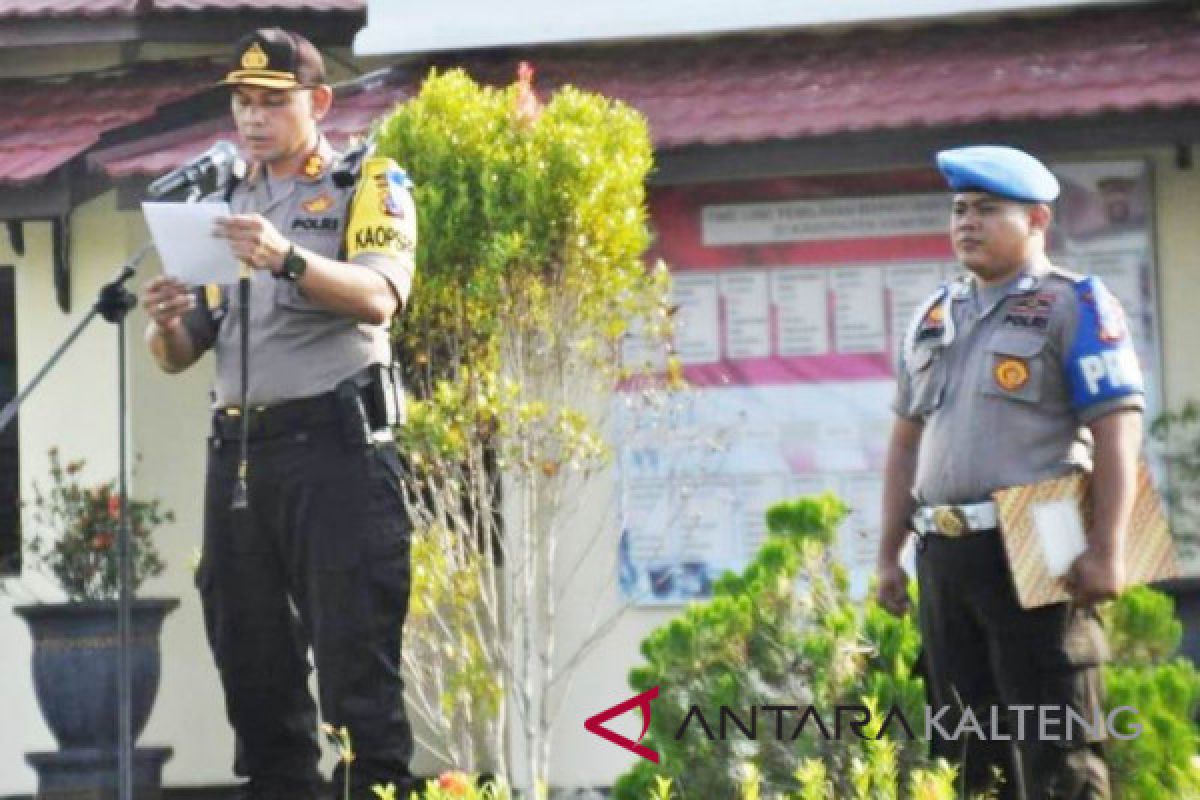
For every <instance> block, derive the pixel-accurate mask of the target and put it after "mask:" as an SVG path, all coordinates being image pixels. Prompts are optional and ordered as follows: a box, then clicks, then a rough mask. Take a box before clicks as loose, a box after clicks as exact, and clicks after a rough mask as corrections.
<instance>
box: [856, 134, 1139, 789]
mask: <svg viewBox="0 0 1200 800" xmlns="http://www.w3.org/2000/svg"><path fill="white" fill-rule="evenodd" d="M937 161H938V166H939V167H940V169H941V171H942V173H943V175H944V176H945V179H946V181H947V182H948V184H949V186H950V188H951V189H952V190H953V191H954V192H955V194H954V199H953V210H952V216H951V221H952V224H951V228H952V229H951V234H952V238H953V245H954V251H955V253H956V255H957V257H958V259H959V261H960V262H961V264H962V266H963V267H964V268H965V269H966V272H967V275H966V276H965V277H963V278H961V279H958V280H955V281H953V282H950V283H948V284H946V285H943V286H942V287H941V288H940V289H939V290H938V291H937V292H936V293H935V294H934V295H933V296H932V297H930V298H929V299H928V301H926V302H925V303H924V304H923V306H922V307H921V308H920V309H919V311H918V313H917V315H916V316H915V318H914V319H913V320H912V323H911V324H910V326H909V328H908V334H907V337H906V339H905V341H904V345H903V352H902V356H901V364H900V369H899V370H898V389H897V392H896V397H895V402H894V404H893V410H894V411H895V414H896V416H895V421H894V425H893V428H892V434H891V441H890V444H889V448H888V456H887V466H886V472H885V478H884V491H883V525H884V530H883V540H882V543H881V545H880V551H879V558H878V565H877V568H878V575H879V587H878V592H879V599H880V602H881V603H882V604H883V605H884V606H885V607H887V608H888V609H889V610H891V611H892V612H893V613H897V614H899V613H904V611H905V609H906V607H907V604H908V601H907V596H906V594H905V584H906V576H905V574H904V571H903V569H902V568H901V566H900V563H899V558H900V552H901V549H902V547H903V545H904V543H905V541H906V539H907V538H908V536H909V535H910V533H911V532H915V533H916V534H917V536H918V539H917V547H916V550H917V556H916V559H917V579H918V585H919V587H920V604H919V623H920V629H921V636H922V643H923V646H924V653H925V656H924V658H925V672H926V689H927V694H928V695H929V697H930V700H931V705H932V706H933V710H934V711H936V710H938V709H940V708H944V707H947V706H949V707H952V709H954V710H955V711H956V713H958V714H960V715H962V716H960V718H965V710H969V711H971V712H973V714H974V716H975V717H976V718H977V719H979V720H985V719H988V718H989V711H990V709H991V708H996V709H998V710H999V711H1000V712H1001V713H1002V714H1007V716H1004V717H1002V719H1008V720H1009V723H1010V727H1009V730H1008V735H1009V736H1012V738H1013V741H1001V740H1000V739H999V737H987V739H988V740H987V741H979V740H975V741H945V740H944V739H943V737H937V736H935V739H934V741H933V743H932V747H933V751H934V753H935V754H936V755H942V756H946V757H947V758H950V759H954V760H958V761H959V762H960V763H961V762H962V761H964V759H965V765H964V766H963V769H964V770H965V776H964V777H965V782H966V785H967V788H968V792H973V791H979V790H981V789H983V788H985V787H986V785H987V784H988V783H989V781H990V779H991V776H992V774H993V772H994V770H993V767H998V768H999V770H1000V771H1001V774H1002V777H1003V783H1002V786H1001V787H1000V796H1001V797H1010V798H1063V799H1069V800H1075V799H1076V798H1104V797H1108V792H1109V789H1108V773H1107V769H1106V766H1105V764H1104V761H1103V757H1102V750H1101V747H1100V742H1099V741H1097V740H1098V739H1100V738H1102V737H1103V736H1104V729H1103V727H1101V728H1100V730H1099V732H1097V731H1096V730H1095V728H1094V727H1093V728H1091V729H1089V728H1088V727H1086V726H1075V727H1074V731H1073V735H1072V736H1070V737H1066V736H1065V732H1064V728H1063V726H1059V727H1058V729H1057V730H1056V731H1055V734H1057V735H1056V736H1052V737H1051V736H1043V735H1041V734H1042V732H1041V731H1039V730H1038V728H1039V726H1038V725H1037V724H1026V725H1025V726H1024V732H1023V735H1017V734H1020V733H1021V732H1020V730H1019V729H1016V728H1017V726H1015V725H1014V724H1013V718H1012V716H1011V714H1012V712H1013V711H1014V710H1018V709H1019V707H1022V706H1024V707H1034V708H1038V707H1044V706H1051V707H1055V708H1057V709H1058V710H1059V712H1058V717H1059V718H1060V719H1061V718H1062V717H1063V716H1064V714H1065V713H1066V711H1065V709H1067V708H1070V709H1072V710H1073V711H1075V712H1077V713H1078V714H1079V715H1080V717H1081V718H1082V719H1085V720H1089V721H1090V720H1094V719H1095V718H1096V714H1097V710H1098V708H1099V704H1100V674H1099V665H1100V664H1101V662H1102V661H1103V660H1104V659H1105V658H1106V656H1107V643H1106V642H1105V640H1104V635H1103V631H1102V629H1101V628H1100V627H1099V624H1098V620H1097V616H1096V613H1095V610H1094V608H1093V605H1094V604H1095V603H1096V602H1098V601H1101V600H1104V599H1107V598H1111V597H1113V596H1115V595H1116V594H1117V592H1119V591H1120V590H1121V588H1122V583H1123V580H1124V577H1123V574H1124V566H1123V564H1122V557H1121V554H1122V543H1123V539H1124V536H1125V529H1126V526H1127V524H1128V520H1129V517H1130V513H1131V510H1132V506H1133V499H1134V488H1135V476H1136V469H1137V453H1138V450H1139V447H1140V443H1141V430H1142V422H1141V417H1142V414H1141V411H1142V378H1141V374H1140V371H1139V368H1138V366H1137V358H1136V356H1135V355H1134V352H1133V346H1132V343H1131V342H1130V337H1129V332H1128V330H1127V328H1126V326H1125V322H1124V317H1123V316H1122V312H1121V308H1120V306H1119V304H1118V303H1117V301H1116V299H1115V298H1114V297H1113V296H1112V295H1111V294H1110V293H1109V292H1108V290H1107V289H1105V287H1104V285H1103V284H1102V283H1101V282H1100V281H1099V280H1098V279H1096V278H1094V277H1085V276H1083V275H1079V274H1075V273H1072V272H1068V271H1066V270H1063V269H1059V268H1058V267H1055V266H1053V265H1052V264H1051V263H1050V262H1049V260H1048V259H1047V256H1046V237H1047V231H1048V229H1049V227H1050V225H1051V220H1052V211H1051V207H1050V204H1051V203H1052V202H1053V201H1054V199H1055V198H1056V197H1057V196H1058V190H1059V187H1058V181H1057V180H1056V179H1055V177H1054V175H1053V174H1052V173H1051V172H1050V171H1049V170H1048V169H1046V167H1045V166H1043V165H1042V164H1041V163H1040V162H1039V161H1037V160H1036V159H1034V158H1033V157H1032V156H1030V155H1028V154H1026V153H1024V152H1021V151H1019V150H1015V149H1012V148H1007V147H991V146H987V147H963V148H959V149H954V150H948V151H945V152H942V153H940V154H939V155H938V159H937ZM1080 266H1081V267H1084V268H1086V264H1082V265H1080ZM1071 470H1084V471H1087V472H1090V473H1091V475H1092V497H1093V500H1092V501H1091V502H1092V504H1093V508H1092V513H1093V523H1092V527H1091V530H1089V531H1087V548H1086V550H1085V552H1084V553H1083V554H1082V555H1080V556H1079V557H1078V559H1077V560H1076V561H1075V562H1074V563H1073V564H1072V566H1071V569H1070V571H1069V573H1068V575H1067V588H1068V590H1069V591H1070V592H1071V595H1072V602H1070V603H1059V604H1054V605H1049V606H1044V607H1041V608H1033V609H1028V610H1025V609H1022V608H1021V607H1020V605H1019V604H1018V602H1017V598H1016V595H1015V589H1014V587H1013V582H1012V578H1011V575H1010V572H1009V567H1008V564H1007V561H1006V559H1005V553H1004V547H1003V543H1002V541H1001V538H1000V535H999V533H998V531H997V519H996V509H995V506H994V505H993V504H992V502H991V501H990V496H991V493H992V492H993V491H995V490H997V489H1001V488H1006V487H1013V486H1021V485H1026V484H1031V483H1035V482H1037V481H1041V480H1044V479H1047V478H1052V477H1057V476H1061V475H1063V474H1065V473H1067V472H1069V471H1071ZM1035 723H1036V718H1035ZM944 727H945V728H946V729H952V728H953V726H952V725H947V726H944ZM1052 739H1053V740H1052Z"/></svg>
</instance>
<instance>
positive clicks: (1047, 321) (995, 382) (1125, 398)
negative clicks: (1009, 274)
mask: <svg viewBox="0 0 1200 800" xmlns="http://www.w3.org/2000/svg"><path fill="white" fill-rule="evenodd" d="M976 297H977V295H976V290H975V286H974V282H973V279H971V278H969V277H968V278H962V279H959V280H957V281H954V282H952V283H950V284H947V285H945V286H943V287H942V288H941V289H939V290H938V292H937V293H936V294H935V295H934V296H933V297H931V298H930V299H929V301H927V302H926V303H924V304H923V306H922V307H921V309H920V310H919V311H918V313H917V316H916V318H915V319H914V320H913V321H912V323H911V324H910V326H909V329H908V335H907V336H906V339H905V342H904V347H903V353H902V357H901V364H900V369H899V370H898V382H897V392H896V397H895V402H894V403H893V406H892V408H893V410H894V411H895V412H896V413H897V414H899V415H900V416H902V417H905V418H909V419H913V420H919V421H921V422H922V423H923V430H922V434H921V441H920V448H919V451H918V455H917V469H916V476H915V480H914V493H915V495H916V497H917V499H918V501H919V502H921V503H925V504H935V505H936V504H945V503H971V502H978V501H981V500H986V499H988V498H989V497H990V495H991V493H992V492H993V491H995V490H996V489H1000V488H1004V487H1008V486H1017V485H1022V484H1027V483H1033V482H1036V481H1039V480H1044V479H1046V478H1051V477H1057V476H1059V475H1063V474H1065V473H1067V472H1068V471H1070V470H1071V469H1074V468H1082V469H1085V470H1086V469H1090V467H1091V437H1090V433H1089V432H1088V430H1087V429H1086V427H1084V426H1085V425H1086V424H1087V423H1090V422H1092V421H1093V420H1095V419H1098V418H1099V417H1101V416H1103V415H1104V414H1107V413H1109V412H1111V411H1114V410H1117V409H1122V408H1135V409H1141V408H1142V405H1143V388H1142V375H1141V371H1140V368H1139V366H1138V362H1137V356H1136V354H1135V353H1134V350H1133V345H1132V342H1131V341H1130V337H1129V332H1128V328H1127V326H1126V324H1125V319H1124V315H1123V313H1122V311H1121V307H1120V305H1119V303H1118V302H1117V300H1116V298H1115V297H1113V296H1112V294H1111V293H1109V292H1108V290H1107V289H1106V288H1105V287H1104V286H1103V284H1102V283H1101V282H1100V281H1099V280H1098V279H1096V278H1094V277H1087V278H1085V277H1082V276H1078V275H1075V274H1073V273H1070V272H1066V271H1065V270H1060V269H1057V268H1054V267H1039V268H1033V269H1029V270H1026V271H1025V273H1024V274H1022V275H1021V276H1020V277H1019V278H1018V279H1016V280H1015V281H1013V282H1012V284H1011V285H1010V286H1009V287H1008V290H1007V291H1006V292H1005V293H1004V294H1003V295H1002V296H1001V297H1000V298H999V299H998V300H997V301H996V302H995V303H994V304H993V305H992V307H990V308H981V307H978V304H977V302H976Z"/></svg>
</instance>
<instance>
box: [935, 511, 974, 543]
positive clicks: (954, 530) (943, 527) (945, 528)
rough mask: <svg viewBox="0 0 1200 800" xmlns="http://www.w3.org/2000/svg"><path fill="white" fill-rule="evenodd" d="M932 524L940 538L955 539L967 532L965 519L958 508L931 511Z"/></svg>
mask: <svg viewBox="0 0 1200 800" xmlns="http://www.w3.org/2000/svg"><path fill="white" fill-rule="evenodd" d="M933 524H934V525H935V526H936V527H937V529H938V533H940V534H941V535H942V536H948V537H950V538H957V537H959V536H962V535H963V534H964V533H966V532H967V518H966V516H965V515H964V514H963V512H962V509H960V508H959V507H958V506H938V507H937V508H935V509H933Z"/></svg>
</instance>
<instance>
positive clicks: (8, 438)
mask: <svg viewBox="0 0 1200 800" xmlns="http://www.w3.org/2000/svg"><path fill="white" fill-rule="evenodd" d="M16 310H17V303H16V291H15V274H14V271H13V268H12V267H0V408H3V407H4V406H5V405H6V404H7V403H8V401H9V400H11V399H12V398H13V396H14V395H16V393H17V314H16ZM18 424H19V421H18V420H16V419H14V420H13V422H12V424H11V425H9V426H8V429H7V430H5V431H3V432H0V574H11V573H16V572H18V571H19V570H20V557H21V537H20V533H19V531H18V530H17V525H18V521H19V519H20V497H21V495H20V485H21V483H20V474H19V472H18V465H19V463H20V462H19V459H18V457H17V425H18Z"/></svg>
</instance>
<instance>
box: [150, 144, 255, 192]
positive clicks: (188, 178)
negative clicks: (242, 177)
mask: <svg viewBox="0 0 1200 800" xmlns="http://www.w3.org/2000/svg"><path fill="white" fill-rule="evenodd" d="M236 161H238V151H237V148H236V147H234V146H233V144H231V143H230V142H227V141H225V140H224V139H222V140H220V141H218V142H216V143H215V144H214V145H213V146H212V147H210V148H208V149H207V150H205V151H204V152H203V153H201V154H200V155H198V156H196V157H195V158H193V159H192V160H191V161H189V162H187V163H186V164H184V165H183V166H180V167H176V168H175V169H173V170H171V171H170V172H168V173H167V174H166V175H163V176H162V177H161V178H158V179H156V180H155V181H153V182H152V183H151V184H150V185H149V186H147V187H146V194H147V195H148V196H150V197H162V196H163V195H164V194H169V193H171V192H173V191H175V190H176V189H182V188H184V187H185V186H195V185H196V184H198V183H200V181H202V180H204V177H205V176H206V175H208V174H209V173H210V172H212V171H214V170H218V171H220V170H224V169H226V168H228V167H230V166H232V165H233V164H234V163H235V162H236Z"/></svg>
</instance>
